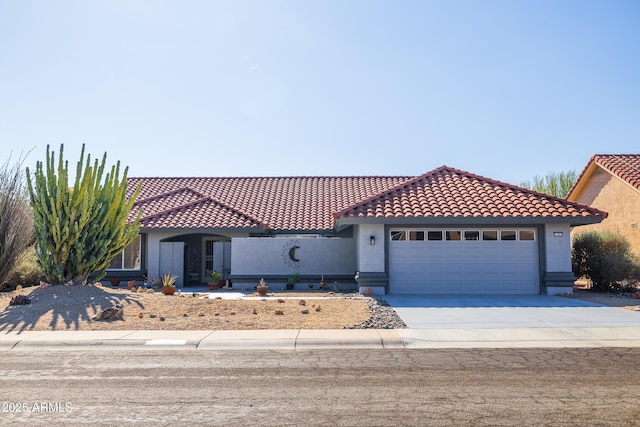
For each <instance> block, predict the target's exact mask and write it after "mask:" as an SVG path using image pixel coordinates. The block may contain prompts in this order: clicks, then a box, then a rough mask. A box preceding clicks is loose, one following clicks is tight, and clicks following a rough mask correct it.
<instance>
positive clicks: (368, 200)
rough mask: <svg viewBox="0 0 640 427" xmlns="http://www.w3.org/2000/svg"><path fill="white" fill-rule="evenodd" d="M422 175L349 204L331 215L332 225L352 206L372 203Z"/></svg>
mask: <svg viewBox="0 0 640 427" xmlns="http://www.w3.org/2000/svg"><path fill="white" fill-rule="evenodd" d="M434 170H435V169H434ZM423 175H426V174H422V175H418V176H413V177H410V178H407V179H405V180H404V181H402V182H401V183H400V184H396V185H394V186H393V187H390V188H388V189H386V190H383V191H381V192H379V193H376V194H374V195H373V196H369V197H366V198H364V199H362V200H360V201H359V202H356V203H353V204H351V205H349V206H347V207H345V208H342V209H341V210H339V211H338V212H333V214H332V215H331V216H332V217H333V221H334V223H335V221H336V219H338V218H339V217H340V215H341V214H342V213H343V212H345V211H348V210H350V209H352V208H353V207H354V206H358V205H363V204H365V203H368V202H371V201H373V200H375V199H377V198H379V197H382V195H384V194H389V193H391V192H392V191H395V190H396V189H399V188H401V187H403V186H405V185H406V184H407V183H408V182H410V181H412V180H414V179H416V178H419V177H421V176H423ZM396 178H404V177H403V176H398V177H396Z"/></svg>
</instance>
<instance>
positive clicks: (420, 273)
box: [389, 228, 540, 295]
mask: <svg viewBox="0 0 640 427" xmlns="http://www.w3.org/2000/svg"><path fill="white" fill-rule="evenodd" d="M390 233H391V234H390V239H389V293H391V294H467V295H468V294H539V293H540V280H539V263H538V242H537V239H538V236H537V233H536V230H535V229H491V230H490V229H430V228H425V229H391V230H390Z"/></svg>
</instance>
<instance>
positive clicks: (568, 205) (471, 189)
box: [334, 166, 607, 224]
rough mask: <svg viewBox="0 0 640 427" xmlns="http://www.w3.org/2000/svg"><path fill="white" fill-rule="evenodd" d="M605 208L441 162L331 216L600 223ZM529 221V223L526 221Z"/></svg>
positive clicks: (604, 215) (604, 216) (603, 216)
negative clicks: (533, 189)
mask: <svg viewBox="0 0 640 427" xmlns="http://www.w3.org/2000/svg"><path fill="white" fill-rule="evenodd" d="M606 216H607V214H606V213H605V212H602V211H599V210H597V209H594V208H590V207H588V206H584V205H580V204H578V203H573V202H568V201H567V200H564V199H560V198H557V197H553V196H550V195H547V194H542V193H538V192H535V191H531V190H528V189H525V188H521V187H517V186H514V185H510V184H506V183H504V182H500V181H495V180H492V179H489V178H485V177H482V176H479V175H474V174H471V173H469V172H465V171H461V170H458V169H455V168H451V167H448V166H442V167H440V168H438V169H435V170H433V171H431V172H428V173H426V174H424V175H421V176H418V177H416V178H413V179H411V180H409V181H407V182H404V183H402V184H400V185H398V186H396V187H394V188H391V189H389V190H386V191H383V192H382V193H380V194H377V195H375V196H373V197H371V198H369V199H367V200H365V201H363V202H360V203H358V204H356V205H353V206H350V207H348V208H346V209H344V210H342V211H340V212H337V213H336V214H335V215H334V217H335V219H336V220H339V219H345V218H385V219H391V218H403V219H404V218H432V219H444V220H458V219H463V218H466V219H471V218H479V219H483V220H484V219H504V218H511V219H516V218H517V219H531V220H534V221H536V220H542V221H540V222H545V221H549V220H550V219H553V220H554V221H557V220H560V221H563V222H568V223H570V224H583V223H588V222H594V221H595V222H600V221H601V220H602V219H604V218H606ZM530 222H531V221H530Z"/></svg>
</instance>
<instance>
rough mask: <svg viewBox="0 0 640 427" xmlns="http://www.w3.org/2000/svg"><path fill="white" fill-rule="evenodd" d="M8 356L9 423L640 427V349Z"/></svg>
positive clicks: (0, 411)
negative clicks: (565, 426)
mask: <svg viewBox="0 0 640 427" xmlns="http://www.w3.org/2000/svg"><path fill="white" fill-rule="evenodd" d="M0 356H1V357H2V359H1V360H2V362H1V363H0V397H1V398H0V402H1V405H2V406H1V407H0V425H83V424H84V425H92V426H95V425H133V424H136V425H154V426H175V425H189V426H194V425H252V426H258V425H260V426H261V425H269V426H275V425H305V426H308V425H332V426H396V425H397V426H401V425H408V426H414V425H415V426H418V425H419V426H425V425H473V426H477V425H491V426H502V425H504V426H514V425H536V426H544V425H549V426H558V425H580V426H589V425H614V426H623V425H629V426H631V425H639V424H640V368H639V367H638V365H639V364H640V349H639V348H598V349H498V350H492V349H474V350H466V349H444V350H406V349H397V350H328V349H324V350H308V351H275V350H274V351H267V350H262V351H247V350H243V351H224V352H222V351H196V350H191V349H189V350H187V349H144V350H142V349H131V348H126V347H123V348H116V347H101V348H91V349H86V348H79V347H70V348H68V349H64V350H61V349H59V348H58V347H52V348H43V349H25V350H17V349H14V350H12V351H5V352H2V353H0Z"/></svg>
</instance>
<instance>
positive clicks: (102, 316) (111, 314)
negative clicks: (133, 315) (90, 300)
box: [92, 304, 122, 320]
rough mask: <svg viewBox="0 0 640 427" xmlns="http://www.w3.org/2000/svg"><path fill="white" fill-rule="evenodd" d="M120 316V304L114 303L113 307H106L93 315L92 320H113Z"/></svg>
mask: <svg viewBox="0 0 640 427" xmlns="http://www.w3.org/2000/svg"><path fill="white" fill-rule="evenodd" d="M121 316H122V306H121V305H120V304H116V305H114V306H113V307H108V308H105V309H104V310H102V311H101V312H99V313H98V314H96V315H95V316H93V318H92V319H93V320H113V319H118V318H120V317H121Z"/></svg>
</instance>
